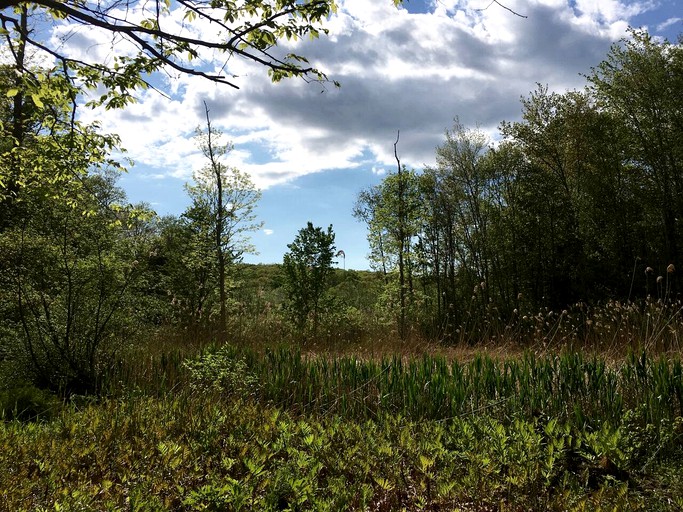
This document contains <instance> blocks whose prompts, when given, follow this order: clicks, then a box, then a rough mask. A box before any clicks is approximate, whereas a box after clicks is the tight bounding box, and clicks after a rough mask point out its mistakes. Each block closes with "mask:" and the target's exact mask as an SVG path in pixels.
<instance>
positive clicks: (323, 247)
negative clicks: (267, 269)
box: [282, 222, 335, 336]
mask: <svg viewBox="0 0 683 512" xmlns="http://www.w3.org/2000/svg"><path fill="white" fill-rule="evenodd" d="M334 238H335V237H334V231H332V226H329V227H328V228H327V231H325V230H323V229H322V228H319V227H314V226H313V223H311V222H309V223H308V224H307V225H306V227H305V228H302V229H300V230H299V232H298V233H297V235H296V237H295V238H294V241H293V242H292V243H291V244H288V245H287V248H288V249H289V251H288V252H287V253H285V255H284V258H283V262H282V270H283V273H284V277H285V288H286V290H287V301H288V307H289V309H290V311H291V312H292V314H293V315H294V321H295V323H296V326H297V329H298V330H299V332H300V333H303V332H305V330H306V325H307V323H308V320H309V318H311V317H312V321H313V335H314V336H315V334H316V333H317V329H318V322H319V315H320V313H321V306H322V301H323V298H324V296H325V293H326V291H327V288H328V285H329V283H328V279H329V277H330V275H331V273H332V264H333V263H334V261H333V260H334V254H335V246H334Z"/></svg>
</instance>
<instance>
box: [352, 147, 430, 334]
mask: <svg viewBox="0 0 683 512" xmlns="http://www.w3.org/2000/svg"><path fill="white" fill-rule="evenodd" d="M397 164H398V165H397V167H398V168H397V172H395V173H391V174H388V175H387V176H386V177H385V178H384V179H383V180H382V183H380V184H379V185H376V186H375V187H372V188H370V189H368V190H363V191H361V192H360V194H359V195H358V199H357V201H356V204H355V206H354V212H353V214H354V216H355V217H356V218H358V219H360V220H362V221H364V222H365V223H366V224H367V226H368V242H369V244H370V250H371V253H370V263H371V265H373V266H375V267H376V268H379V269H381V271H382V272H383V274H384V277H385V283H386V285H387V287H389V288H390V287H393V286H397V287H398V288H397V292H398V296H397V297H396V299H394V300H395V302H396V303H397V304H398V310H397V320H398V329H399V335H400V336H401V338H404V337H405V334H406V326H407V320H406V316H407V311H408V309H409V306H410V303H411V302H412V299H413V292H414V286H413V276H414V272H415V266H416V254H415V243H416V237H417V235H418V233H419V230H420V225H421V218H422V217H421V207H422V204H421V202H420V191H419V182H420V181H419V177H418V175H417V173H416V172H415V171H414V170H412V169H407V168H406V167H405V166H402V165H401V164H400V162H399V161H398V158H397ZM394 280H396V281H397V282H392V281H394ZM391 295H392V296H393V295H394V294H393V293H391Z"/></svg>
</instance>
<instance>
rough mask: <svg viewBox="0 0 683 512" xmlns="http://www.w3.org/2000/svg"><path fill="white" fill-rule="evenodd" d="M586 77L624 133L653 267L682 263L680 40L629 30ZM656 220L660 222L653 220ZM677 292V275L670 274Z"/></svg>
mask: <svg viewBox="0 0 683 512" xmlns="http://www.w3.org/2000/svg"><path fill="white" fill-rule="evenodd" d="M631 35H632V37H631V39H629V40H624V41H623V42H622V44H620V45H614V46H613V47H612V49H611V50H610V52H609V54H608V56H607V58H606V59H605V60H604V61H603V62H602V63H600V64H599V65H598V66H597V67H596V68H595V69H594V70H593V72H592V74H591V75H590V76H589V77H588V79H589V81H590V82H591V84H592V91H593V93H594V94H595V96H596V98H597V100H598V101H599V102H600V103H601V104H602V105H603V106H604V108H605V110H607V111H608V112H610V113H611V114H613V115H614V116H616V118H618V119H619V120H620V122H621V123H622V125H623V126H624V128H625V132H626V144H625V146H624V147H625V148H626V150H625V152H624V153H625V154H624V161H625V162H627V163H628V167H629V174H631V175H633V176H637V177H638V181H639V187H640V195H641V196H642V198H643V201H644V202H645V201H648V202H647V203H646V206H647V210H649V211H652V212H654V213H655V215H654V216H653V217H654V219H655V222H656V223H657V226H658V227H659V233H657V234H655V237H656V239H658V240H659V243H658V246H659V247H658V253H659V254H658V255H657V260H658V261H657V264H658V266H659V267H660V268H661V269H664V268H666V266H667V265H669V264H674V266H675V267H676V268H679V267H680V266H681V263H683V95H681V90H683V45H682V44H680V43H683V36H681V37H679V44H678V45H676V44H672V43H670V42H668V41H664V42H658V41H657V40H655V39H654V38H653V37H651V36H650V35H649V34H648V33H647V32H645V31H640V30H633V31H632V32H631ZM657 219H661V221H658V220H657ZM673 279H674V283H675V284H676V285H677V288H678V289H679V290H680V288H681V286H683V276H681V274H680V273H676V274H674V276H673Z"/></svg>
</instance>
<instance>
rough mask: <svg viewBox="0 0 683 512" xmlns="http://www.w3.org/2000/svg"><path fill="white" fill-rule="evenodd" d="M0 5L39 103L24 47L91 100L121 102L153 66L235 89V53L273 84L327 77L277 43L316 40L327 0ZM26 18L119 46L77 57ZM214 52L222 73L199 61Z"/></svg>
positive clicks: (6, 33) (28, 87) (27, 86)
mask: <svg viewBox="0 0 683 512" xmlns="http://www.w3.org/2000/svg"><path fill="white" fill-rule="evenodd" d="M0 8H1V9H2V12H0V21H2V27H3V30H2V36H3V37H4V38H5V39H6V41H7V44H8V45H9V46H10V47H11V48H12V50H13V51H12V53H13V55H14V56H15V58H17V69H18V70H19V71H20V73H21V74H23V75H25V77H26V80H24V83H23V84H22V87H21V88H20V89H18V90H21V92H22V93H23V94H26V95H27V96H32V97H34V98H36V101H37V102H40V101H41V100H42V97H43V95H44V94H46V92H45V90H43V89H41V88H39V87H37V86H36V85H35V84H33V83H32V82H31V78H32V74H31V73H30V72H28V71H27V70H25V69H24V67H23V62H22V61H23V58H18V56H19V55H22V54H23V52H24V51H25V50H24V49H25V48H26V49H29V50H30V49H31V48H33V49H39V50H41V51H43V52H46V53H47V54H49V55H50V56H52V57H53V58H54V59H55V61H56V63H57V67H56V69H59V70H60V71H61V72H62V73H63V76H64V77H65V78H66V79H67V81H68V82H69V84H72V85H73V84H79V85H82V86H84V87H86V88H88V89H90V90H91V91H93V93H94V95H95V98H94V99H93V100H92V103H93V104H104V105H105V106H106V107H107V108H120V107H123V106H125V105H127V104H128V103H131V102H133V101H135V100H134V96H133V92H134V91H135V90H136V89H140V88H147V87H148V86H149V84H148V82H147V80H148V77H149V76H150V75H152V74H153V73H155V72H157V71H165V72H172V73H185V74H189V75H196V76H200V77H203V78H206V79H208V80H211V81H214V82H217V83H220V84H225V85H228V86H231V87H235V88H236V87H237V85H236V83H235V82H236V81H235V80H234V79H235V78H236V77H235V76H234V73H230V71H229V69H230V67H231V63H230V62H229V61H230V59H235V58H237V59H241V60H243V61H246V62H252V63H255V64H258V65H261V66H264V67H265V68H266V69H267V70H268V72H269V74H270V77H271V79H272V80H273V81H274V82H277V81H280V80H282V79H283V78H288V77H303V78H304V79H313V80H320V81H323V80H327V77H326V76H325V74H324V73H322V72H321V71H319V70H318V69H316V68H314V67H312V66H311V65H310V64H309V63H308V61H307V60H306V58H305V57H304V56H302V55H298V54H296V53H285V52H283V51H281V50H280V48H279V47H278V43H279V42H280V41H284V40H287V41H289V40H298V39H301V38H304V37H310V38H313V39H315V38H317V37H318V36H319V35H320V33H327V29H325V28H323V27H322V24H323V22H324V21H325V20H326V18H327V17H328V16H329V15H331V14H332V12H333V11H334V10H335V4H334V2H332V1H330V0H315V1H306V2H296V1H294V0H285V1H278V2H271V1H259V0H248V1H240V2H234V1H221V2H214V3H212V4H211V5H207V4H205V3H203V2H201V1H182V2H177V3H172V2H170V1H165V0H156V1H154V2H151V3H149V4H136V3H133V2H130V1H126V2H124V3H120V2H113V1H112V2H105V3H99V2H75V1H68V2H50V1H47V0H46V1H38V2H35V3H32V4H31V5H30V6H25V5H23V4H22V3H21V2H18V1H16V0H6V1H3V2H2V3H1V4H0ZM26 18H30V20H33V19H34V18H40V19H41V23H42V24H44V25H47V26H48V27H49V26H50V25H52V26H54V27H57V26H65V27H66V28H67V29H68V28H69V27H75V26H81V25H87V26H89V27H90V28H91V30H92V31H93V34H98V35H104V36H105V37H106V38H111V37H113V38H114V39H113V40H114V41H117V42H119V45H120V46H121V47H122V51H121V52H119V53H115V54H114V55H113V56H109V58H108V59H106V60H104V61H103V62H102V61H97V60H93V59H90V60H88V59H87V57H84V58H83V59H84V60H79V59H77V58H75V57H73V55H72V53H71V52H70V51H69V50H68V45H69V42H68V40H66V41H63V42H62V43H60V45H55V44H54V43H53V42H52V41H51V40H49V39H41V38H40V35H41V34H46V33H47V34H49V33H51V32H50V31H49V30H48V31H46V30H45V29H43V30H39V31H38V30H35V31H34V30H31V29H30V28H29V26H28V25H29V24H28V23H27V20H26ZM178 20H181V21H182V23H180V24H179V23H178ZM188 27H190V28H191V30H188ZM198 34H201V35H198ZM65 47H66V48H65ZM213 52H216V53H219V54H223V55H225V57H226V58H227V59H228V73H227V76H226V74H224V73H220V74H216V73H215V72H213V71H209V70H207V69H206V68H205V67H204V66H202V65H201V63H202V62H203V60H204V59H205V58H206V56H207V55H209V54H211V53H213ZM50 91H54V89H51V90H50Z"/></svg>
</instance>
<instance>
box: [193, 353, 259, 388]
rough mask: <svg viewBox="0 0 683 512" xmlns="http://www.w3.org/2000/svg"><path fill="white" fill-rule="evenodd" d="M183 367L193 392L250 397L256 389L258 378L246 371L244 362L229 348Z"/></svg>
mask: <svg viewBox="0 0 683 512" xmlns="http://www.w3.org/2000/svg"><path fill="white" fill-rule="evenodd" d="M183 366H184V367H185V368H186V369H187V370H188V371H189V372H190V388H191V389H192V390H193V391H198V392H209V391H214V392H218V393H220V394H225V395H234V396H242V397H244V396H251V395H253V394H254V393H255V392H256V390H257V389H258V378H257V377H256V375H254V374H253V373H251V372H250V371H249V370H248V368H247V363H246V362H245V361H244V359H242V358H239V357H238V356H237V355H236V351H235V349H234V348H233V347H231V346H230V345H225V346H223V347H221V348H220V349H218V350H217V351H216V352H212V353H209V354H205V355H203V356H201V357H200V358H199V359H194V360H188V361H185V362H184V363H183Z"/></svg>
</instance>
